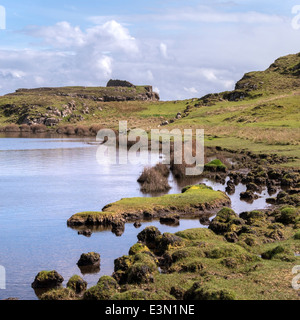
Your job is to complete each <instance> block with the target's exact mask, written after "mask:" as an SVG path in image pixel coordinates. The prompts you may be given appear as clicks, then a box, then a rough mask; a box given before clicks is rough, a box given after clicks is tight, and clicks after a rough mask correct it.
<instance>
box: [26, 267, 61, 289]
mask: <svg viewBox="0 0 300 320" xmlns="http://www.w3.org/2000/svg"><path fill="white" fill-rule="evenodd" d="M63 281H64V278H63V277H62V276H61V275H60V274H59V273H58V272H57V271H55V270H53V271H41V272H39V273H38V274H37V276H36V277H35V279H34V281H33V283H32V284H31V287H32V288H33V289H47V288H56V287H59V286H60V285H61V284H62V283H63Z"/></svg>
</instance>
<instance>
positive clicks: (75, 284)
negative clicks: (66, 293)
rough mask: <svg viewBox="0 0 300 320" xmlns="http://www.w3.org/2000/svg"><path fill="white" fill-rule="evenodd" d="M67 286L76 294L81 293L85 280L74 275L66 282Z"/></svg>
mask: <svg viewBox="0 0 300 320" xmlns="http://www.w3.org/2000/svg"><path fill="white" fill-rule="evenodd" d="M67 288H69V289H71V290H73V291H75V293H76V294H81V293H82V292H84V291H85V290H86V288H87V282H86V281H84V280H83V279H82V278H81V277H80V276H77V275H74V276H73V277H71V278H70V279H69V281H68V283H67Z"/></svg>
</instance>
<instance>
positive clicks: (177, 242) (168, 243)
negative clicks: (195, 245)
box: [155, 232, 185, 255]
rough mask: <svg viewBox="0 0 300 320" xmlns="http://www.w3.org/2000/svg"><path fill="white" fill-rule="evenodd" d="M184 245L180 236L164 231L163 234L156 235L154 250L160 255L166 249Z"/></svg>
mask: <svg viewBox="0 0 300 320" xmlns="http://www.w3.org/2000/svg"><path fill="white" fill-rule="evenodd" d="M184 245H185V242H184V240H183V239H182V238H180V237H178V236H176V235H174V234H171V233H167V232H166V233H164V234H163V235H160V236H158V237H156V240H155V252H156V253H157V254H160V255H162V254H163V253H164V252H165V251H167V250H171V249H174V248H178V247H183V246H184Z"/></svg>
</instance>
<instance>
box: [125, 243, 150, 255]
mask: <svg viewBox="0 0 300 320" xmlns="http://www.w3.org/2000/svg"><path fill="white" fill-rule="evenodd" d="M145 251H146V252H149V251H150V250H149V248H148V247H147V246H145V245H144V244H142V243H136V244H135V245H133V246H132V247H131V248H130V250H129V255H130V256H134V255H136V254H137V253H139V252H145Z"/></svg>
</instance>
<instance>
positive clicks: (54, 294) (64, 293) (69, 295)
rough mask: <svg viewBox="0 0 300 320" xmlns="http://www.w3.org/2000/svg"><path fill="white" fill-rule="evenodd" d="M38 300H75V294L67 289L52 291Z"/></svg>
mask: <svg viewBox="0 0 300 320" xmlns="http://www.w3.org/2000/svg"><path fill="white" fill-rule="evenodd" d="M40 300H63V301H67V300H76V294H75V292H74V291H73V290H71V289H69V288H59V289H53V290H50V291H48V292H45V293H44V294H42V295H41V297H40Z"/></svg>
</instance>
